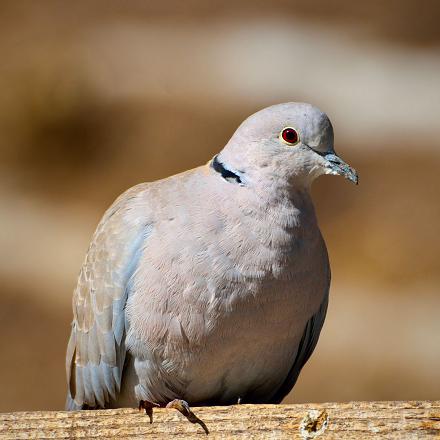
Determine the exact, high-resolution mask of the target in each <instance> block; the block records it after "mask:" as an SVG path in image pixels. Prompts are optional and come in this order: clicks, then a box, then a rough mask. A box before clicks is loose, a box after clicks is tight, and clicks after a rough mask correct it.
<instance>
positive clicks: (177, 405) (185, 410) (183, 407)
mask: <svg viewBox="0 0 440 440" xmlns="http://www.w3.org/2000/svg"><path fill="white" fill-rule="evenodd" d="M166 407H167V408H174V409H177V411H179V412H180V413H181V414H183V415H184V416H185V417H186V418H187V419H188V420H189V421H190V422H191V423H197V424H199V425H200V426H201V427H202V429H203V430H204V431H205V434H209V430H208V427H207V426H206V425H205V422H203V420H200V419H199V418H198V417H197V416H196V415H195V414H194V413H193V412H192V411H191V408H190V407H189V405H188V402H185V400H181V399H174V400H172V401H171V402H169V403H168V404H167V406H166Z"/></svg>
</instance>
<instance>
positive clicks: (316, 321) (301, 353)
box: [269, 290, 328, 403]
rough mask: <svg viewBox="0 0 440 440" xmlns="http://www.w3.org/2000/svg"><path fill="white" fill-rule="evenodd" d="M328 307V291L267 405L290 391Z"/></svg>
mask: <svg viewBox="0 0 440 440" xmlns="http://www.w3.org/2000/svg"><path fill="white" fill-rule="evenodd" d="M327 306H328V290H327V293H326V295H325V297H324V300H323V301H322V303H321V305H320V307H319V309H318V311H317V312H316V313H315V314H314V315H313V316H312V317H311V318H310V319H309V321H308V322H307V324H306V327H305V329H304V333H303V336H302V338H301V342H300V344H299V347H298V351H297V353H296V357H295V361H294V363H293V365H292V368H291V369H290V371H289V374H288V375H287V378H286V380H285V381H284V382H283V384H282V385H281V387H280V388H279V389H278V390H277V392H276V394H275V395H274V396H273V397H272V399H271V402H269V403H280V402H281V401H282V400H283V398H284V397H285V396H286V395H287V394H288V393H289V392H290V391H291V390H292V388H293V387H294V385H295V383H296V380H297V379H298V376H299V373H300V372H301V369H302V367H303V366H304V365H305V363H306V362H307V361H308V360H309V358H310V356H311V355H312V353H313V350H314V349H315V347H316V344H317V342H318V339H319V334H320V333H321V329H322V326H323V324H324V320H325V315H326V313H327Z"/></svg>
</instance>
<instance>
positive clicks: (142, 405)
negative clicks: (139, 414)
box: [139, 400, 160, 423]
mask: <svg viewBox="0 0 440 440" xmlns="http://www.w3.org/2000/svg"><path fill="white" fill-rule="evenodd" d="M159 407H160V405H159V404H158V403H154V402H149V401H148V400H141V401H140V402H139V411H142V410H145V414H146V415H147V416H148V417H149V418H150V423H153V408H159Z"/></svg>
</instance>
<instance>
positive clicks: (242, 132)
mask: <svg viewBox="0 0 440 440" xmlns="http://www.w3.org/2000/svg"><path fill="white" fill-rule="evenodd" d="M216 160H217V161H218V163H220V164H221V165H223V166H224V168H226V170H229V171H230V172H231V173H234V174H236V175H238V176H239V179H240V180H241V181H243V182H246V181H248V182H256V181H261V180H264V179H265V178H266V179H271V180H274V179H276V178H278V179H282V180H287V181H288V182H295V183H296V184H300V185H301V184H303V185H305V186H308V185H310V183H311V182H312V181H313V180H314V179H315V178H316V177H318V176H320V175H322V174H338V175H341V176H344V177H346V178H347V179H349V180H351V181H352V182H354V183H357V181H358V178H357V173H356V171H355V170H354V169H352V168H351V167H349V166H348V165H347V164H346V163H345V162H344V161H343V160H342V159H340V158H339V157H338V156H337V155H336V153H335V151H334V147H333V127H332V124H331V122H330V120H329V118H328V117H327V115H326V114H325V113H323V112H322V111H320V110H319V109H317V108H316V107H313V106H312V105H310V104H305V103H298V102H288V103H285V104H278V105H274V106H271V107H267V108H265V109H263V110H260V111H259V112H257V113H255V114H253V115H252V116H250V117H249V118H248V119H246V120H245V121H244V122H243V123H242V124H241V125H240V127H239V128H238V129H237V131H236V132H235V133H234V135H233V136H232V138H231V139H230V141H229V142H228V144H227V145H226V146H225V148H224V149H223V150H222V151H221V152H220V153H219V155H218V156H217V159H216Z"/></svg>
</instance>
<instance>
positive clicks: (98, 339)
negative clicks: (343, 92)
mask: <svg viewBox="0 0 440 440" xmlns="http://www.w3.org/2000/svg"><path fill="white" fill-rule="evenodd" d="M326 174H330V175H341V176H343V177H345V178H346V179H348V180H350V181H352V182H354V183H356V184H357V183H358V175H357V172H356V171H355V170H354V169H353V168H351V167H350V166H349V165H348V164H347V163H346V162H344V161H343V160H342V159H341V158H340V157H339V156H338V155H337V154H336V153H335V150H334V135H333V127H332V124H331V122H330V120H329V118H328V116H327V115H326V114H325V113H324V112H322V111H321V110H319V109H318V108H316V107H314V106H313V105H311V104H307V103H300V102H288V103H283V104H277V105H273V106H270V107H267V108H264V109H262V110H260V111H258V112H256V113H254V114H253V115H251V116H250V117H248V118H247V119H246V120H245V121H244V122H243V123H242V124H241V125H240V126H239V127H238V129H237V130H236V131H235V133H234V134H233V135H232V137H231V138H230V140H229V141H228V142H227V143H226V145H225V146H224V148H223V149H221V151H220V152H219V153H218V154H216V155H215V156H214V157H213V158H212V159H211V160H210V161H209V162H208V163H207V164H205V165H202V166H199V167H197V168H194V169H192V170H189V171H185V172H183V173H180V174H177V175H174V176H171V177H168V178H165V179H162V180H158V181H154V182H148V183H141V184H139V185H136V186H134V187H132V188H130V189H129V190H128V191H126V192H125V193H123V194H122V195H121V196H119V198H117V199H116V201H115V202H114V203H113V205H112V206H111V207H110V208H109V209H108V210H107V211H106V212H105V214H104V216H103V218H102V219H101V221H100V222H99V224H98V226H97V229H96V231H95V233H94V235H93V238H92V240H91V243H90V246H89V249H88V252H87V255H86V257H85V260H84V263H83V265H82V268H81V271H80V274H79V277H78V282H77V286H76V288H75V290H74V294H73V322H72V326H71V335H70V339H69V342H68V347H67V355H66V373H67V382H68V391H67V399H66V409H68V410H81V409H98V408H118V407H137V406H139V408H140V409H142V408H143V409H145V411H146V412H147V414H149V415H150V417H151V412H152V408H154V407H156V406H162V407H165V406H167V407H171V408H176V409H178V410H179V411H181V412H182V413H183V414H185V413H186V415H187V416H188V418H189V419H190V420H191V418H192V420H191V421H194V420H196V419H197V417H196V416H195V415H194V413H193V412H192V410H191V406H204V405H232V404H236V403H237V402H240V403H249V404H270V403H279V402H281V401H282V399H283V398H284V397H285V396H286V395H287V394H288V393H289V392H290V391H291V390H292V388H293V386H294V385H295V383H296V381H297V378H298V375H299V374H300V371H301V369H302V368H303V366H304V364H305V363H306V362H307V361H308V359H309V357H310V356H311V354H312V352H313V351H314V349H315V346H316V344H317V341H318V338H319V335H320V332H321V328H322V326H323V323H324V319H325V316H326V311H327V305H328V297H329V288H330V278H331V276H330V265H329V259H328V253H327V249H326V245H325V242H324V239H323V236H322V234H321V232H320V229H319V226H318V221H317V217H316V214H315V209H314V205H313V202H312V198H311V195H310V188H311V185H312V182H313V181H314V180H315V179H316V178H317V177H319V176H321V175H326ZM194 417H195V419H194Z"/></svg>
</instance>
